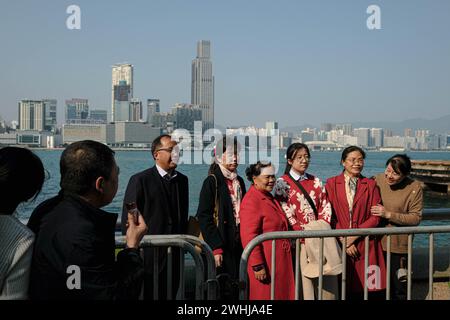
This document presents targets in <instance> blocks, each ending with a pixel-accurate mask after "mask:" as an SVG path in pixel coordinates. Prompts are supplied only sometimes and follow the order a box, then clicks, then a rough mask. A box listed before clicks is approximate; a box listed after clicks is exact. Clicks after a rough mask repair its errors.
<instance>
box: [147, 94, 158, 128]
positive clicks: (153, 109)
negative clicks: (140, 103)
mask: <svg viewBox="0 0 450 320" xmlns="http://www.w3.org/2000/svg"><path fill="white" fill-rule="evenodd" d="M159 112H160V111H159V99H147V122H148V124H150V125H151V124H152V123H153V116H154V115H155V114H157V113H159Z"/></svg>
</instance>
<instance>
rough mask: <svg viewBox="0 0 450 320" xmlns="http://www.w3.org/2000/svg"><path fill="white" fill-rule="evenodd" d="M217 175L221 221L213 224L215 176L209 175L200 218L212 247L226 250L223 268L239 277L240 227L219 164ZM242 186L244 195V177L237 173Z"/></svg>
mask: <svg viewBox="0 0 450 320" xmlns="http://www.w3.org/2000/svg"><path fill="white" fill-rule="evenodd" d="M214 175H215V176H216V178H217V188H218V190H217V194H218V201H219V222H218V226H216V225H215V224H214V219H213V213H214V206H215V194H216V182H215V180H214V177H212V176H208V177H207V178H206V179H205V180H204V181H203V186H202V190H201V191H200V199H199V204H198V209H197V218H198V221H199V224H200V229H201V231H202V235H203V238H204V239H205V241H206V243H208V245H209V246H210V247H211V248H212V249H213V250H215V249H219V248H221V249H222V250H223V270H220V271H222V272H224V273H228V274H229V275H230V276H231V277H232V278H234V279H237V278H238V277H239V261H240V257H241V254H242V244H241V240H240V235H239V230H238V228H237V227H236V223H235V218H234V214H233V204H232V202H231V197H230V194H229V192H228V186H227V183H226V181H225V177H224V176H223V174H222V171H221V170H220V168H219V167H217V168H216V169H215V170H214ZM238 180H239V183H240V185H241V190H242V197H244V195H245V184H244V180H242V178H241V177H240V176H238Z"/></svg>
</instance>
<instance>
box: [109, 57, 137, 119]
mask: <svg viewBox="0 0 450 320" xmlns="http://www.w3.org/2000/svg"><path fill="white" fill-rule="evenodd" d="M121 81H125V84H126V85H128V86H129V91H130V99H131V98H133V65H132V64H129V63H121V64H115V65H113V66H112V89H111V91H112V92H111V121H118V119H116V110H115V105H114V87H115V86H118V85H119V84H120V82H121Z"/></svg>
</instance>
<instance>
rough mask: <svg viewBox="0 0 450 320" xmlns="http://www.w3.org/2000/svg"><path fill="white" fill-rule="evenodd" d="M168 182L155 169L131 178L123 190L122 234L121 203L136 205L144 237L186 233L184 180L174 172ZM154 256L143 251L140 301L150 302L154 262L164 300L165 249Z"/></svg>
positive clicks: (175, 270) (175, 267) (175, 274)
mask: <svg viewBox="0 0 450 320" xmlns="http://www.w3.org/2000/svg"><path fill="white" fill-rule="evenodd" d="M176 173H177V175H176V177H174V178H172V179H171V180H170V182H168V181H166V180H164V179H163V178H162V177H161V175H160V174H159V172H158V169H157V168H156V166H153V167H152V168H150V169H147V170H144V171H142V172H139V173H137V174H135V175H134V176H132V177H131V178H130V181H129V182H128V186H127V189H126V191H125V197H124V205H123V211H122V232H125V224H126V221H127V209H126V206H125V204H126V203H129V202H136V205H137V208H138V209H139V211H140V212H141V213H142V215H143V217H144V220H145V223H146V224H147V227H148V234H150V235H157V234H184V233H186V230H187V221H188V211H189V185H188V178H187V177H186V176H185V175H183V174H181V173H180V172H178V171H177V172H176ZM158 252H159V253H158V254H157V256H155V253H154V252H153V250H152V249H151V248H147V249H144V268H145V274H144V278H145V279H144V299H150V300H153V299H154V298H155V297H154V295H153V288H154V286H155V284H154V283H153V273H154V270H153V268H154V260H155V259H156V260H157V261H158V268H159V275H158V277H157V278H158V279H159V285H158V288H159V289H158V294H159V297H158V298H159V299H166V297H167V291H166V288H167V286H168V284H167V272H168V268H167V250H159V251H158ZM172 253H173V255H172V258H173V259H172V263H173V264H172V294H173V296H172V298H173V299H174V298H175V294H176V292H177V289H178V285H179V273H180V271H179V268H180V261H179V259H180V254H179V253H180V250H179V249H178V248H173V249H172Z"/></svg>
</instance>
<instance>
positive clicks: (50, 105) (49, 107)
mask: <svg viewBox="0 0 450 320" xmlns="http://www.w3.org/2000/svg"><path fill="white" fill-rule="evenodd" d="M42 102H43V104H44V110H45V111H44V130H46V131H51V132H56V107H57V101H56V99H42Z"/></svg>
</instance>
